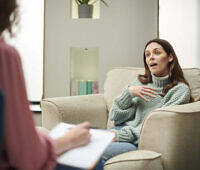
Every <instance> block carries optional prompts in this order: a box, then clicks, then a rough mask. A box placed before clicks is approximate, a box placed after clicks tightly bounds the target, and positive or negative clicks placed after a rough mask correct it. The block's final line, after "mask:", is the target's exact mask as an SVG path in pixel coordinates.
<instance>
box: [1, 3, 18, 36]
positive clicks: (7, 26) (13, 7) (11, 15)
mask: <svg viewBox="0 0 200 170" xmlns="http://www.w3.org/2000/svg"><path fill="white" fill-rule="evenodd" d="M18 18H19V17H18V5H17V1H16V0H0V35H2V33H3V32H4V31H6V30H7V31H8V32H9V33H10V35H11V36H13V31H12V28H13V25H15V24H17V23H18ZM2 21H4V22H2Z"/></svg>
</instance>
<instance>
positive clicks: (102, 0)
mask: <svg viewBox="0 0 200 170" xmlns="http://www.w3.org/2000/svg"><path fill="white" fill-rule="evenodd" d="M97 1H101V2H102V3H103V4H104V5H105V6H107V7H109V6H108V4H107V3H106V2H105V1H104V0H96V1H94V2H93V3H91V4H95V3H96V2H97Z"/></svg>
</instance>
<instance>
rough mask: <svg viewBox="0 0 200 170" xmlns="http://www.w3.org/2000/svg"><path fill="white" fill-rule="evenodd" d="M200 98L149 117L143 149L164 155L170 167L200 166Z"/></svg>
mask: <svg viewBox="0 0 200 170" xmlns="http://www.w3.org/2000/svg"><path fill="white" fill-rule="evenodd" d="M199 144H200V101H198V102H194V103H190V104H184V105H176V106H169V107H165V108H160V109H157V110H155V111H153V112H151V113H150V114H149V115H148V116H147V117H146V119H145V121H144V123H143V126H142V130H141V135H140V140H139V149H142V150H151V151H154V152H158V153H161V154H162V158H163V162H164V167H165V168H166V169H170V170H178V169H181V170H186V169H200V164H199V158H200V145H199Z"/></svg>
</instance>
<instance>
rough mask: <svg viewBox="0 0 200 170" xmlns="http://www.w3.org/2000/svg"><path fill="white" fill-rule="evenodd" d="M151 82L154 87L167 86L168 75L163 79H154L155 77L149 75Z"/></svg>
mask: <svg viewBox="0 0 200 170" xmlns="http://www.w3.org/2000/svg"><path fill="white" fill-rule="evenodd" d="M151 76H152V81H153V84H154V86H155V87H164V86H165V85H167V84H169V82H170V81H169V75H167V76H164V77H156V76H155V75H153V74H151Z"/></svg>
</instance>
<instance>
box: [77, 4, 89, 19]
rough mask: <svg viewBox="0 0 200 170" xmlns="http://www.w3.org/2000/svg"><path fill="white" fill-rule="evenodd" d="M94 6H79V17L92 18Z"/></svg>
mask: <svg viewBox="0 0 200 170" xmlns="http://www.w3.org/2000/svg"><path fill="white" fill-rule="evenodd" d="M92 15H93V5H87V4H81V5H78V16H79V18H92Z"/></svg>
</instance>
